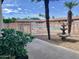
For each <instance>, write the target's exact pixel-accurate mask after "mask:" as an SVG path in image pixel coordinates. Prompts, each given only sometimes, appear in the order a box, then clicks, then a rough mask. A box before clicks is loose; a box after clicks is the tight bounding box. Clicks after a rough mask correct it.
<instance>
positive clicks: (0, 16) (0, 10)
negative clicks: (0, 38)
mask: <svg viewBox="0 0 79 59" xmlns="http://www.w3.org/2000/svg"><path fill="white" fill-rule="evenodd" d="M3 1H4V0H0V29H1V28H3V17H2V3H3Z"/></svg>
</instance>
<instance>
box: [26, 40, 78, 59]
mask: <svg viewBox="0 0 79 59" xmlns="http://www.w3.org/2000/svg"><path fill="white" fill-rule="evenodd" d="M27 48H28V55H29V59H79V53H78V52H76V51H73V50H70V49H67V48H63V47H60V46H57V45H54V44H51V43H48V42H45V41H42V40H39V39H35V40H33V42H32V43H30V44H28V46H27Z"/></svg>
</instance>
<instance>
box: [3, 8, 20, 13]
mask: <svg viewBox="0 0 79 59" xmlns="http://www.w3.org/2000/svg"><path fill="white" fill-rule="evenodd" d="M3 12H4V13H11V12H13V13H18V12H19V11H18V10H13V9H7V8H5V9H3Z"/></svg>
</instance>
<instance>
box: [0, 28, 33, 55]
mask: <svg viewBox="0 0 79 59" xmlns="http://www.w3.org/2000/svg"><path fill="white" fill-rule="evenodd" d="M2 31H3V33H2V35H3V36H2V37H0V55H10V56H25V55H27V50H26V49H25V48H24V47H25V45H27V43H28V42H32V39H33V38H34V37H33V36H32V35H30V34H26V33H23V32H20V31H15V30H14V29H2Z"/></svg>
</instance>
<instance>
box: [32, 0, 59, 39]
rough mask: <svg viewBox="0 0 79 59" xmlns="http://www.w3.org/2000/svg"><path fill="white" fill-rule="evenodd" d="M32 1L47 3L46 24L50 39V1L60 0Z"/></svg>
mask: <svg viewBox="0 0 79 59" xmlns="http://www.w3.org/2000/svg"><path fill="white" fill-rule="evenodd" d="M32 1H37V2H40V1H44V5H45V18H46V26H47V32H48V39H49V40H50V39H51V38H50V24H49V18H50V17H49V1H58V0H32Z"/></svg>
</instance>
